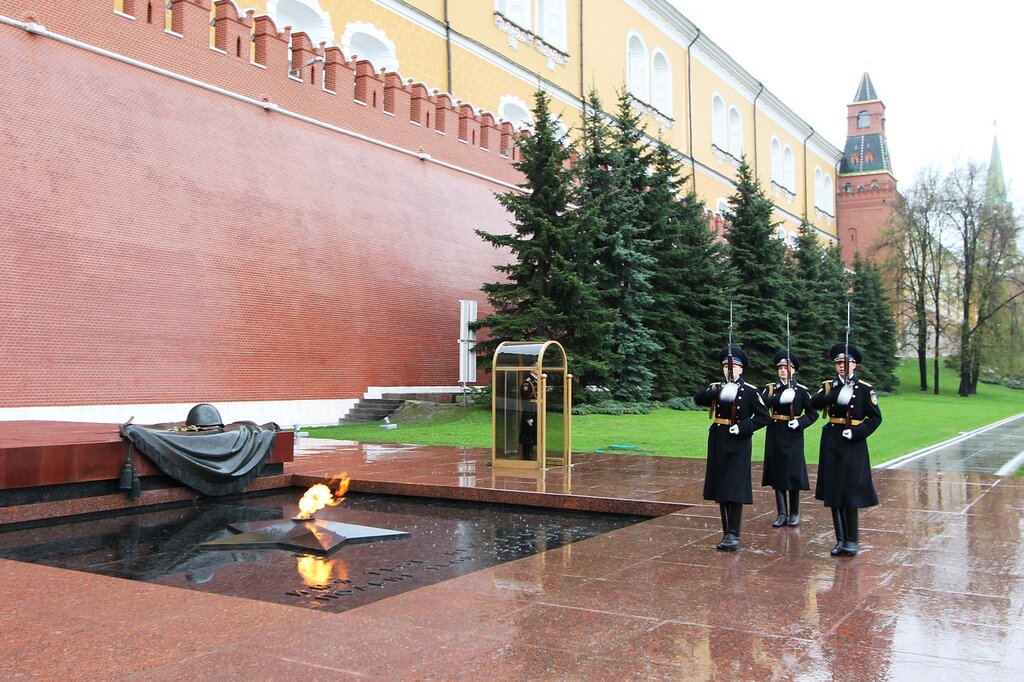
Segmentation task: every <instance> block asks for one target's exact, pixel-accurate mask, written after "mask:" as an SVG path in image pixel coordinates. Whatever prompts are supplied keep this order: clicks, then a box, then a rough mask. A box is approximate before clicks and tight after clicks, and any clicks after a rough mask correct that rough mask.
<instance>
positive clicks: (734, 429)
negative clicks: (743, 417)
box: [729, 424, 740, 436]
mask: <svg viewBox="0 0 1024 682" xmlns="http://www.w3.org/2000/svg"><path fill="white" fill-rule="evenodd" d="M729 433H731V434H732V435H734V436H738V435H739V433H740V425H739V424H733V425H732V426H730V427H729Z"/></svg>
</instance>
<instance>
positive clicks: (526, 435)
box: [519, 376, 537, 459]
mask: <svg viewBox="0 0 1024 682" xmlns="http://www.w3.org/2000/svg"><path fill="white" fill-rule="evenodd" d="M536 445H537V380H536V379H534V378H533V376H528V377H526V378H525V379H523V381H522V383H521V384H519V447H520V453H519V454H520V455H521V456H522V458H523V459H536V457H534V453H533V448H534V446H536Z"/></svg>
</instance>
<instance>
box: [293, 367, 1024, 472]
mask: <svg viewBox="0 0 1024 682" xmlns="http://www.w3.org/2000/svg"><path fill="white" fill-rule="evenodd" d="M899 372H900V375H899V377H900V381H901V385H902V386H903V387H904V389H902V391H903V392H901V393H896V394H893V395H886V396H881V397H880V398H879V405H880V406H881V408H882V416H883V422H882V425H881V427H879V429H878V430H877V431H876V432H875V433H874V435H872V436H871V438H870V439H869V441H868V442H869V445H870V449H871V461H872V463H873V464H879V463H881V462H884V461H886V460H890V459H893V458H895V457H898V456H900V455H904V454H906V453H908V452H913V451H914V450H918V449H920V448H923V447H927V446H928V445H932V444H935V443H938V442H941V441H943V440H946V439H948V438H952V437H953V436H956V435H957V434H959V433H961V432H963V431H970V430H972V429H976V428H979V427H981V426H984V425H986V424H990V423H992V422H994V421H998V420H1000V419H1003V418H1004V417H1008V416H1010V415H1014V414H1018V413H1020V412H1024V392H1022V391H1019V390H1018V391H1015V390H1013V389H1009V388H1006V387H1004V386H992V385H988V384H982V385H980V386H979V387H978V394H977V395H973V396H971V397H970V398H960V397H959V396H957V395H956V388H957V376H956V375H955V373H954V372H952V371H949V370H943V372H942V375H941V377H940V386H941V389H942V390H941V393H940V395H937V396H936V395H933V394H932V393H931V392H930V391H929V392H928V393H922V392H921V391H919V390H916V388H915V387H916V386H917V383H918V382H917V380H916V366H915V365H914V364H912V361H905V362H904V363H903V364H902V365H901V367H900V368H899ZM907 386H909V387H911V390H906V387H907ZM432 412H433V414H431V416H430V417H429V418H428V417H424V418H419V419H416V418H411V419H412V420H411V421H403V420H400V419H399V420H398V421H399V425H398V428H396V429H393V430H385V429H381V428H380V427H379V426H378V425H377V424H356V425H348V426H330V427H321V428H308V429H307V431H308V432H309V435H310V436H312V437H314V438H337V439H342V440H353V441H360V442H364V443H411V444H423V445H452V446H456V447H481V448H489V447H490V446H491V413H490V411H489V410H483V409H479V408H473V407H470V408H462V407H455V406H452V407H447V408H446V409H439V410H433V411H432ZM819 423H821V422H819ZM707 429H708V418H707V413H706V412H679V411H677V410H669V409H663V410H658V411H656V412H653V413H651V414H649V415H602V414H598V415H579V416H575V417H573V420H572V433H573V443H572V447H573V451H574V452H595V451H608V452H622V453H626V454H646V455H660V456H666V457H704V455H705V443H706V438H707ZM820 431H821V429H820V427H818V426H812V427H811V428H810V429H808V430H807V436H806V438H805V443H806V448H807V461H808V462H809V463H816V462H817V461H818V436H819V434H820ZM615 445H626V446H633V447H631V448H622V449H619V448H614V447H612V446H615ZM762 447H763V438H762V437H759V436H758V435H756V434H755V437H754V459H761V457H762Z"/></svg>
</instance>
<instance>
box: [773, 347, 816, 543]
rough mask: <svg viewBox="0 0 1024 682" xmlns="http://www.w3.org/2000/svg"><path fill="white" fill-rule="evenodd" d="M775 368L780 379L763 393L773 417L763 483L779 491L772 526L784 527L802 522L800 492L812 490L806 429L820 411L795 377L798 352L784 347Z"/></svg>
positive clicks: (778, 355)
mask: <svg viewBox="0 0 1024 682" xmlns="http://www.w3.org/2000/svg"><path fill="white" fill-rule="evenodd" d="M775 367H776V369H777V370H778V372H779V380H778V381H776V382H774V383H771V384H768V385H767V386H765V387H764V390H763V391H762V392H761V398H762V399H763V400H764V402H765V405H767V406H768V409H769V411H770V412H771V418H772V421H771V423H769V424H768V428H767V429H766V430H765V437H764V473H763V474H762V475H761V485H770V486H771V487H772V488H773V489H774V490H775V507H776V510H777V511H778V517H777V518H776V519H775V521H773V522H772V527H774V528H781V527H782V526H785V525H790V526H798V525H800V491H801V490H810V489H811V485H810V483H809V482H808V480H807V461H806V459H805V458H804V429H806V428H807V427H808V426H810V425H811V424H813V423H814V422H815V421H817V419H818V412H817V411H816V410H814V409H813V408H812V407H811V392H810V391H808V390H807V387H806V386H803V385H801V384H798V383H796V382H795V381H794V380H793V375H794V374H796V372H797V370H799V369H800V358H799V357H797V355H796V353H794V352H792V351H790V350H780V351H779V352H778V353H776V354H775ZM787 493H788V495H789V500H788V505H787V500H786V495H787Z"/></svg>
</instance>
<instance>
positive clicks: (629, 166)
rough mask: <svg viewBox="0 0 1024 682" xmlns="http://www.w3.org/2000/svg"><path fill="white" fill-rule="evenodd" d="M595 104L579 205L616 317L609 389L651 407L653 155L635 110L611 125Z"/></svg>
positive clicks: (603, 291) (586, 134) (604, 295)
mask: <svg viewBox="0 0 1024 682" xmlns="http://www.w3.org/2000/svg"><path fill="white" fill-rule="evenodd" d="M621 101H622V99H621V98H620V109H621ZM589 103H590V107H589V108H588V114H587V117H586V120H585V123H584V130H583V136H582V154H581V157H580V160H579V163H578V167H577V173H578V177H579V201H578V203H579V204H580V206H582V207H584V208H583V212H584V213H585V214H586V216H587V223H588V227H587V229H589V230H591V231H592V234H594V235H595V244H596V248H595V250H594V252H593V254H592V255H593V257H594V259H595V262H596V263H597V264H598V268H597V270H596V275H597V277H598V280H597V284H598V287H599V289H600V295H601V301H602V303H603V305H604V306H605V307H606V308H607V309H609V310H611V311H614V315H615V322H614V326H613V328H612V331H611V335H610V339H609V341H610V344H611V353H610V357H609V360H610V362H611V364H610V368H609V375H608V379H607V383H605V384H604V386H606V387H607V388H608V389H609V390H610V391H611V392H612V395H613V396H614V397H615V398H617V399H619V400H626V401H644V400H647V399H648V398H649V397H650V391H651V386H652V382H653V377H654V373H653V371H652V370H651V368H650V367H651V364H652V363H653V362H654V360H655V356H654V354H655V353H656V351H657V349H658V347H657V345H656V344H655V343H654V342H653V340H652V339H651V334H650V331H649V330H648V329H647V328H646V327H645V326H644V319H645V317H646V312H647V310H648V309H649V307H650V305H651V298H650V282H649V281H648V280H649V278H650V267H651V264H652V263H653V258H652V256H651V255H650V252H651V250H652V245H651V243H650V241H649V240H648V239H647V237H646V230H645V228H644V225H643V223H642V222H641V221H640V213H641V211H642V209H643V202H644V199H643V194H644V191H645V189H646V185H647V181H646V159H645V152H644V151H643V148H642V147H641V145H640V144H639V139H640V135H641V133H640V132H639V130H638V129H637V128H636V125H637V119H636V117H635V115H633V114H632V112H631V111H629V109H628V105H627V106H626V110H625V111H624V112H620V113H625V114H626V116H625V118H624V119H620V120H618V121H616V122H614V123H612V124H609V122H608V117H607V116H606V115H605V113H604V112H603V111H602V110H601V102H600V100H599V98H598V97H597V95H596V93H593V92H592V93H591V96H590V102H589Z"/></svg>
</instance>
